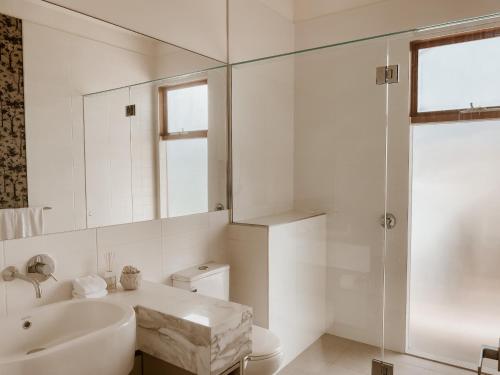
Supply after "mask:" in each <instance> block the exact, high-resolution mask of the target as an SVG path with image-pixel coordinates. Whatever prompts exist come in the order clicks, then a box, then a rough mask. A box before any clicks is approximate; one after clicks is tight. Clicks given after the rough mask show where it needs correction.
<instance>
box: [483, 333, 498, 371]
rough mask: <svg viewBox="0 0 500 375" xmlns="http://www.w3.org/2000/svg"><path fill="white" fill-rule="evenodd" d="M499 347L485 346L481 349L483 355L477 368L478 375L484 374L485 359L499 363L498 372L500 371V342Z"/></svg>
mask: <svg viewBox="0 0 500 375" xmlns="http://www.w3.org/2000/svg"><path fill="white" fill-rule="evenodd" d="M498 345H499V346H498V347H494V346H488V345H483V346H482V347H481V354H480V355H479V366H478V367H477V373H478V375H481V374H482V373H483V372H482V371H483V360H484V359H485V358H486V359H492V360H494V361H497V366H498V371H500V340H499V344H498Z"/></svg>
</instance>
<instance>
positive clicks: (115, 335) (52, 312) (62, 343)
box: [0, 300, 136, 375]
mask: <svg viewBox="0 0 500 375" xmlns="http://www.w3.org/2000/svg"><path fill="white" fill-rule="evenodd" d="M135 331H136V325H135V313H134V310H133V309H132V308H131V307H129V306H121V305H117V304H114V303H110V302H106V301H101V300H83V301H76V300H72V301H65V302H59V303H54V304H51V305H46V306H43V307H38V308H35V309H33V310H31V311H28V312H26V313H23V314H16V315H10V316H8V317H6V318H2V319H0V332H1V335H0V374H9V375H21V374H22V375H31V374H36V375H59V374H61V375H63V374H64V375H67V374H72V375H76V374H78V375H80V374H81V375H89V374H103V375H126V374H128V373H129V372H130V371H131V370H132V367H133V362H134V352H135Z"/></svg>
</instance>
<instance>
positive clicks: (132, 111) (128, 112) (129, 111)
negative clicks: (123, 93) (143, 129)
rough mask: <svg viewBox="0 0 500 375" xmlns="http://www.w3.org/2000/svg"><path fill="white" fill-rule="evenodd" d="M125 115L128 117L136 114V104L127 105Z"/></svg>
mask: <svg viewBox="0 0 500 375" xmlns="http://www.w3.org/2000/svg"><path fill="white" fill-rule="evenodd" d="M125 116H126V117H131V116H135V104H130V105H127V106H125Z"/></svg>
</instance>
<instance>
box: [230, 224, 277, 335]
mask: <svg viewBox="0 0 500 375" xmlns="http://www.w3.org/2000/svg"><path fill="white" fill-rule="evenodd" d="M228 231H229V233H228V250H229V251H228V254H229V260H230V261H229V264H230V265H231V272H230V282H229V284H230V299H231V301H234V302H238V303H242V304H245V305H249V306H252V308H253V318H254V323H255V324H257V325H258V326H261V327H264V328H267V327H268V326H269V310H268V300H269V298H268V285H269V283H268V278H269V269H268V228H267V227H266V226H253V225H230V226H229V229H228Z"/></svg>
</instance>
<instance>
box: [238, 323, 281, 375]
mask: <svg viewBox="0 0 500 375" xmlns="http://www.w3.org/2000/svg"><path fill="white" fill-rule="evenodd" d="M282 360H283V353H282V352H281V345H280V340H279V338H278V337H277V336H276V335H274V334H273V333H272V332H271V331H269V330H267V329H264V328H261V327H258V326H253V327H252V354H250V355H249V356H248V357H247V358H246V360H245V374H247V375H273V374H275V373H276V372H277V371H278V370H279V368H280V367H281V363H282Z"/></svg>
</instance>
